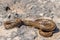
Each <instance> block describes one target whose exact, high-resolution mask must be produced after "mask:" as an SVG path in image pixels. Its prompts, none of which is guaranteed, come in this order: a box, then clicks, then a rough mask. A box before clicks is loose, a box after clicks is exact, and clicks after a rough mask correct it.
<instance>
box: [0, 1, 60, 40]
mask: <svg viewBox="0 0 60 40" xmlns="http://www.w3.org/2000/svg"><path fill="white" fill-rule="evenodd" d="M6 7H9V8H10V9H8V10H6ZM40 17H46V18H51V19H52V20H54V22H55V23H56V26H57V29H56V30H55V33H54V34H53V36H52V37H49V38H45V37H42V36H41V35H39V33H38V30H37V29H35V28H30V27H28V26H24V25H22V26H21V27H20V28H13V29H9V30H6V29H5V28H4V25H3V23H4V21H7V20H14V19H15V18H20V19H22V20H24V19H30V20H35V19H38V18H40ZM0 40H60V0H0Z"/></svg>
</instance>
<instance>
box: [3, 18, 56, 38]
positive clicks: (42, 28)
mask: <svg viewBox="0 0 60 40" xmlns="http://www.w3.org/2000/svg"><path fill="white" fill-rule="evenodd" d="M22 22H23V24H22ZM20 25H26V26H31V27H34V28H35V27H36V28H38V30H39V34H40V35H42V36H44V37H50V36H51V35H53V30H54V29H55V28H56V27H55V26H56V25H55V23H54V22H53V20H49V19H37V20H35V21H30V20H23V21H22V20H21V19H15V20H14V22H11V21H6V22H5V23H4V26H5V28H6V29H10V28H14V27H17V26H20Z"/></svg>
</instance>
